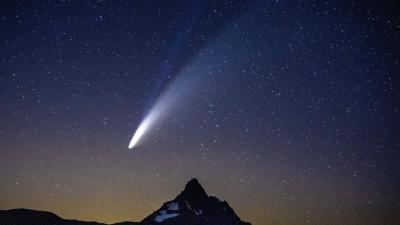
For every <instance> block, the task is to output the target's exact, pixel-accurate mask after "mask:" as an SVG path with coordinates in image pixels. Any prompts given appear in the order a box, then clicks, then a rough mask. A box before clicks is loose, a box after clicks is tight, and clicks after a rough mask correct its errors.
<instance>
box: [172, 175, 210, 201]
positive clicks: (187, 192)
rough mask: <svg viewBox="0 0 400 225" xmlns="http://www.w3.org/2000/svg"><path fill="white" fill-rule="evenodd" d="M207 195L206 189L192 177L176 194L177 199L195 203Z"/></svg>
mask: <svg viewBox="0 0 400 225" xmlns="http://www.w3.org/2000/svg"><path fill="white" fill-rule="evenodd" d="M207 197H208V195H207V193H206V191H205V190H204V188H203V187H202V186H201V184H200V183H199V181H198V180H197V179H196V178H192V179H191V180H190V181H189V182H188V183H187V184H186V186H185V189H184V190H183V191H182V192H181V194H180V195H178V197H177V199H181V200H185V201H188V202H190V203H193V204H197V203H199V202H200V201H202V200H204V199H206V198H207Z"/></svg>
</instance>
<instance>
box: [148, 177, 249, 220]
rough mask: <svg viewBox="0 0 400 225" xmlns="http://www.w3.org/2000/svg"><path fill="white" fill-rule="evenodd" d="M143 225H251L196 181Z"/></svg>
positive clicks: (192, 181) (190, 182)
mask: <svg viewBox="0 0 400 225" xmlns="http://www.w3.org/2000/svg"><path fill="white" fill-rule="evenodd" d="M140 224H141V225H156V224H162V225H250V223H246V222H243V221H241V220H240V218H239V217H238V216H237V215H236V214H235V212H234V211H233V209H232V208H231V207H230V206H229V205H228V203H227V202H225V201H220V200H219V199H218V198H216V197H213V196H208V195H207V193H206V192H205V191H204V189H203V187H202V186H201V185H200V183H199V182H198V181H197V180H196V179H192V180H191V181H189V182H188V183H187V184H186V186H185V190H183V191H182V192H181V193H180V194H179V195H178V196H177V197H176V198H175V199H174V200H172V201H169V202H166V203H164V204H163V205H162V207H161V208H160V209H158V210H157V211H155V212H154V213H152V214H151V215H149V216H148V217H146V218H145V219H144V220H143V221H142V222H140Z"/></svg>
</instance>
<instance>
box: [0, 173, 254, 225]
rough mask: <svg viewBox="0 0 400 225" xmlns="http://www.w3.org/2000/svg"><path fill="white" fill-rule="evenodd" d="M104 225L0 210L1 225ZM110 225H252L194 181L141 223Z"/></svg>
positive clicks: (46, 215) (52, 215) (38, 212)
mask: <svg viewBox="0 0 400 225" xmlns="http://www.w3.org/2000/svg"><path fill="white" fill-rule="evenodd" d="M78 224H79V225H104V224H102V223H97V222H85V221H78V220H66V219H63V218H61V217H59V216H57V215H56V214H54V213H51V212H44V211H35V210H30V209H11V210H0V225H78ZM113 225H251V224H250V223H247V222H243V221H242V220H241V219H240V218H239V217H238V216H237V215H236V213H235V212H234V210H233V209H232V208H231V207H230V206H229V205H228V203H227V202H225V201H221V200H219V199H218V198H216V197H214V196H209V195H207V193H206V191H205V190H204V188H203V187H202V186H201V184H200V183H199V181H198V180H197V179H195V178H193V179H192V180H190V181H189V182H188V183H187V184H186V186H185V189H184V190H183V191H182V192H181V193H180V194H179V195H178V196H177V197H176V198H175V199H173V200H171V201H168V202H166V203H164V204H162V206H161V207H160V208H159V209H158V210H157V211H155V212H153V213H152V214H150V215H149V216H147V217H146V218H145V219H143V220H142V221H141V222H121V223H116V224H113Z"/></svg>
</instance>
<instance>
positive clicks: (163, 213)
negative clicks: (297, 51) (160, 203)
mask: <svg viewBox="0 0 400 225" xmlns="http://www.w3.org/2000/svg"><path fill="white" fill-rule="evenodd" d="M176 216H179V214H178V213H171V214H169V213H167V210H161V211H160V212H159V214H158V215H157V216H156V218H155V219H154V220H155V221H156V222H159V223H161V222H162V221H164V220H166V219H170V218H174V217H176Z"/></svg>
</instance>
